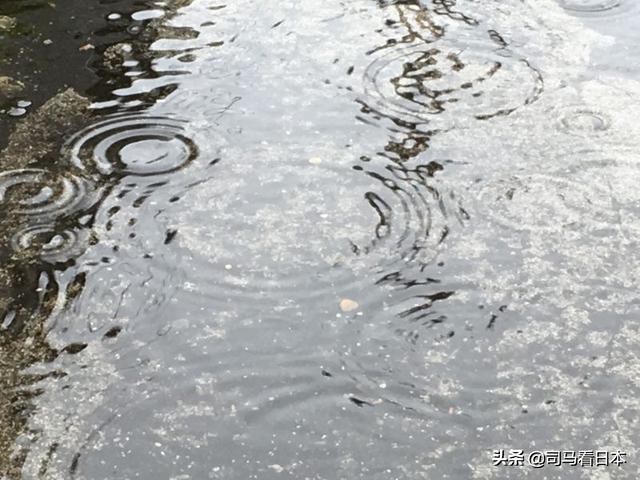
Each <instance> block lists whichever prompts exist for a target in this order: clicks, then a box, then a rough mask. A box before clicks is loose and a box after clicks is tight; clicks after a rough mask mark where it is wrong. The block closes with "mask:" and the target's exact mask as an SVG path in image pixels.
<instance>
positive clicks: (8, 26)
mask: <svg viewBox="0 0 640 480" xmlns="http://www.w3.org/2000/svg"><path fill="white" fill-rule="evenodd" d="M17 23H18V22H16V19H15V18H12V17H7V16H6V15H0V32H8V31H9V30H12V29H14V28H15V27H16V25H17Z"/></svg>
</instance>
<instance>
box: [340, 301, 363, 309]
mask: <svg viewBox="0 0 640 480" xmlns="http://www.w3.org/2000/svg"><path fill="white" fill-rule="evenodd" d="M359 306H360V304H359V303H358V302H356V301H355V300H351V299H350V298H343V299H342V300H340V310H342V311H343V312H353V311H354V310H356V309H357V308H358V307H359Z"/></svg>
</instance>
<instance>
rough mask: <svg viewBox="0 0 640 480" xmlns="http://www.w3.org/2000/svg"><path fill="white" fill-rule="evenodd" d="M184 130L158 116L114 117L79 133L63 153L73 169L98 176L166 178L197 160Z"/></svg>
mask: <svg viewBox="0 0 640 480" xmlns="http://www.w3.org/2000/svg"><path fill="white" fill-rule="evenodd" d="M185 126H186V122H185V121H183V120H179V119H169V118H166V117H161V116H151V115H142V114H124V115H117V116H113V117H110V118H108V119H106V120H103V121H100V122H98V123H95V124H93V125H91V126H90V127H88V128H86V129H84V130H82V131H80V132H78V133H77V134H76V135H75V136H74V137H72V138H71V140H70V141H69V142H68V143H67V145H66V146H65V153H68V154H69V155H70V159H71V162H72V163H73V164H74V165H75V166H76V167H78V168H80V169H83V170H89V171H97V173H99V174H101V175H116V176H119V175H131V176H140V177H144V176H154V175H163V174H168V173H172V172H175V171H177V170H180V169H181V168H183V167H185V166H186V165H188V164H189V163H191V162H192V161H193V160H195V159H196V158H197V156H198V148H197V147H196V145H195V143H194V142H193V141H192V140H191V139H190V138H188V137H187V135H186V134H185Z"/></svg>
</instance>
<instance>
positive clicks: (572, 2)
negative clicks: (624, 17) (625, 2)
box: [559, 0, 622, 13]
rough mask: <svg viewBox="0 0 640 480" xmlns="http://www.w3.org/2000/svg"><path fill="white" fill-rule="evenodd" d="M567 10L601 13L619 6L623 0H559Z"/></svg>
mask: <svg viewBox="0 0 640 480" xmlns="http://www.w3.org/2000/svg"><path fill="white" fill-rule="evenodd" d="M559 1H560V6H561V7H562V8H564V9H565V10H569V11H571V12H577V13H599V12H606V11H607V10H612V9H614V8H618V7H619V6H620V5H621V4H622V0H559Z"/></svg>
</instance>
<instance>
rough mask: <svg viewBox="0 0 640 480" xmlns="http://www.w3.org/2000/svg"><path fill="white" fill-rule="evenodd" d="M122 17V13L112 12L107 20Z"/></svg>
mask: <svg viewBox="0 0 640 480" xmlns="http://www.w3.org/2000/svg"><path fill="white" fill-rule="evenodd" d="M121 18H122V15H120V14H119V13H110V14H109V15H108V16H107V20H111V21H115V20H120V19H121Z"/></svg>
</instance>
